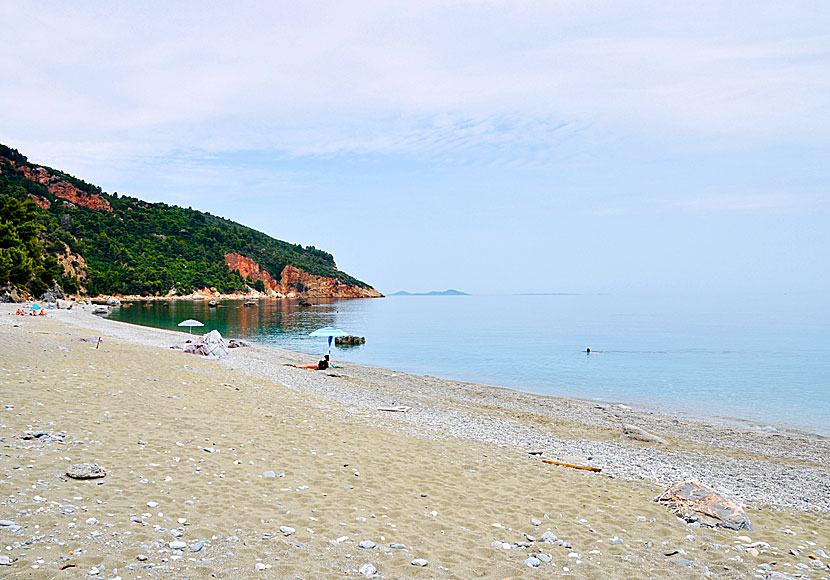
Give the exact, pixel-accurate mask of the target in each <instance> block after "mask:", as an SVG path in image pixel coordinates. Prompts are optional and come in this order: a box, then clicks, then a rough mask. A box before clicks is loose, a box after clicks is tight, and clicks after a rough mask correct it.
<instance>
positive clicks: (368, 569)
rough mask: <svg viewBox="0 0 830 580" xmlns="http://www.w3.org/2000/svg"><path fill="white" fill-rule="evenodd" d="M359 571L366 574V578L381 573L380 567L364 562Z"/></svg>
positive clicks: (377, 575) (375, 576)
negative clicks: (379, 571)
mask: <svg viewBox="0 0 830 580" xmlns="http://www.w3.org/2000/svg"><path fill="white" fill-rule="evenodd" d="M357 571H358V572H359V573H360V574H362V575H363V576H366V578H378V577H380V574H378V569H377V568H375V567H374V566H372V565H371V564H363V565H362V566H361V567H360V568H358V569H357Z"/></svg>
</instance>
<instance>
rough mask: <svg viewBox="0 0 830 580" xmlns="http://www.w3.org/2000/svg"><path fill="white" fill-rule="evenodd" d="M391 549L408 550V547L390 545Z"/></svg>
mask: <svg viewBox="0 0 830 580" xmlns="http://www.w3.org/2000/svg"><path fill="white" fill-rule="evenodd" d="M389 547H390V548H392V549H393V550H406V546H405V545H403V544H389Z"/></svg>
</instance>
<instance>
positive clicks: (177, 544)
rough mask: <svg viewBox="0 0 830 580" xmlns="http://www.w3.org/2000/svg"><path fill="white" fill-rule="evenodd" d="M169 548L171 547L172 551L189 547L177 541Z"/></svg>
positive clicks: (185, 543) (171, 543) (170, 544)
mask: <svg viewBox="0 0 830 580" xmlns="http://www.w3.org/2000/svg"><path fill="white" fill-rule="evenodd" d="M168 546H170V549H171V550H184V549H185V548H186V547H187V542H182V541H181V540H176V541H174V542H170V543H169V544H168Z"/></svg>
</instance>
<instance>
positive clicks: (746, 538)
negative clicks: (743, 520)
mask: <svg viewBox="0 0 830 580" xmlns="http://www.w3.org/2000/svg"><path fill="white" fill-rule="evenodd" d="M737 539H738V541H739V542H743V543H744V544H750V543H752V538H750V537H749V536H738V538H737Z"/></svg>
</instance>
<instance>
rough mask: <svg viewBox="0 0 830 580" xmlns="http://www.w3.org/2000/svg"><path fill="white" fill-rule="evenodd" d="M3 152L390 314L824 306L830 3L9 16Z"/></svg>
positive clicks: (3, 56) (60, 7) (2, 10)
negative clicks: (227, 232)
mask: <svg viewBox="0 0 830 580" xmlns="http://www.w3.org/2000/svg"><path fill="white" fill-rule="evenodd" d="M0 20H2V21H3V22H4V23H6V24H5V25H4V26H3V33H2V36H0V142H3V143H5V144H7V145H10V146H12V147H16V148H18V149H19V150H20V151H21V152H23V153H24V154H26V155H28V156H29V158H30V159H31V160H32V161H34V162H38V163H43V164H45V165H51V166H53V167H57V168H61V169H64V170H66V171H68V172H70V173H72V174H74V175H76V176H78V177H81V178H83V179H85V180H87V181H90V182H93V183H96V184H99V185H101V186H102V187H103V188H104V189H105V190H107V191H109V192H114V191H117V192H120V193H124V194H129V195H133V196H137V197H140V198H143V199H147V200H151V201H165V202H167V203H173V204H178V205H183V206H192V207H194V208H197V209H201V210H204V211H209V212H211V213H214V214H218V215H221V216H224V217H228V218H230V219H233V220H236V221H239V222H242V223H244V224H246V225H249V226H252V227H255V228H257V229H260V230H262V231H264V232H266V233H268V234H270V235H272V236H274V237H277V238H280V239H284V240H288V241H291V242H295V243H301V244H304V245H309V244H313V245H315V246H317V247H320V248H323V249H326V250H328V251H330V252H332V253H333V254H334V255H335V258H336V259H337V263H338V265H339V266H340V268H341V269H343V270H345V271H347V272H349V273H351V274H353V275H355V276H357V277H358V278H361V279H363V280H365V281H367V282H369V283H371V284H373V285H374V286H375V287H377V288H378V289H380V290H382V291H384V292H393V291H395V290H399V289H407V290H412V291H423V290H433V289H439V290H440V289H445V288H450V287H454V288H459V289H462V290H466V291H469V292H475V293H491V292H546V291H551V292H589V293H590V292H654V293H663V292H676V293H684V292H696V293H697V292H707V293H709V292H711V293H716V292H733V291H747V290H750V291H757V290H761V291H774V292H781V291H787V292H799V291H830V266H829V265H828V255H830V193H829V190H830V2H827V1H826V0H817V1H813V2H809V1H798V0H796V1H789V2H781V1H780V0H777V1H774V2H765V1H752V2H740V1H738V2H722V1H721V2H706V1H700V0H697V1H694V2H657V1H655V2H590V1H588V2H586V1H561V2H557V1H553V0H547V1H543V2H469V1H463V2H426V1H418V2H412V1H409V2H386V1H384V2H326V3H315V2H302V3H297V2H233V3H227V2H222V3H220V2H192V3H188V2H137V3H133V4H132V5H126V4H124V3H113V2H80V3H76V2H54V3H50V2H31V3H30V2H19V1H9V0H0Z"/></svg>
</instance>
